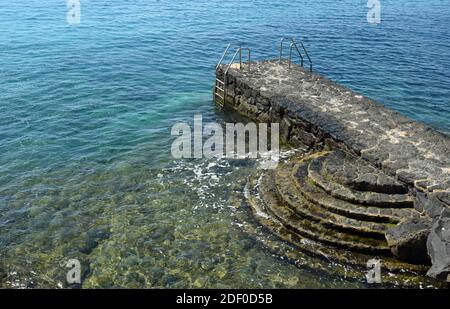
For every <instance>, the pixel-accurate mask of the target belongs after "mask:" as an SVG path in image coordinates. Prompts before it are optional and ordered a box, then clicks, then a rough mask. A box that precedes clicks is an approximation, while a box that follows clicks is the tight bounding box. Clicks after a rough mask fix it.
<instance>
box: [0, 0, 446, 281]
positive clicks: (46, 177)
mask: <svg viewBox="0 0 450 309" xmlns="http://www.w3.org/2000/svg"><path fill="white" fill-rule="evenodd" d="M366 4H367V2H366V1H354V0H344V1H328V0H324V1H290V2H279V1H272V0H268V1H262V0H251V1H246V2H242V1H236V0H230V1H216V0H209V1H195V0H191V1H185V0H179V1H168V0H160V1H156V0H113V1H106V0H95V1H94V0H81V23H80V24H78V25H70V24H68V23H67V22H66V12H67V8H66V2H65V1H56V0H30V1H14V2H6V1H2V2H1V3H0V29H2V31H1V32H0V116H1V117H0V154H1V155H0V250H1V251H0V257H1V261H0V283H1V286H4V287H5V286H29V287H58V286H64V285H65V283H64V282H65V280H64V278H65V273H66V271H67V269H66V268H65V267H64V264H65V262H66V261H67V260H68V259H71V258H78V259H79V260H80V261H81V265H82V270H83V276H82V279H83V283H82V285H83V287H349V286H355V285H357V284H354V283H348V282H345V281H343V280H341V279H339V278H325V277H322V276H321V275H318V274H315V273H312V272H309V271H306V270H301V269H298V268H296V267H295V266H293V265H291V264H289V263H287V262H286V261H284V260H282V259H280V258H279V257H277V256H275V255H273V254H272V253H270V252H269V251H268V250H266V249H265V248H264V246H262V245H261V244H259V243H257V242H255V241H254V240H253V238H252V237H250V236H249V235H248V234H246V233H245V232H244V231H243V228H242V226H245V225H246V224H252V223H251V222H250V220H251V219H250V218H249V217H248V216H247V215H246V211H245V209H241V208H240V207H239V206H238V205H239V200H240V199H242V187H243V184H244V182H245V177H246V176H247V175H248V174H249V172H250V171H251V170H252V169H253V168H254V164H255V162H248V161H226V160H220V161H217V160H216V161H214V160H174V159H173V158H172V157H171V155H170V144H171V141H172V140H173V138H172V137H171V135H170V129H171V127H172V125H174V124H175V123H176V122H179V121H192V119H193V115H194V114H202V115H203V118H204V121H205V122H207V121H216V122H220V123H222V122H225V121H227V120H229V119H234V117H236V116H235V115H233V114H230V113H229V112H223V111H221V110H219V109H217V108H215V107H214V104H213V102H212V96H211V91H212V85H213V80H214V66H215V64H216V62H217V60H218V58H219V57H220V55H221V53H222V51H223V49H224V48H225V46H226V44H228V43H229V42H235V43H242V44H243V45H245V46H248V47H250V48H252V50H253V51H254V53H253V57H254V58H256V59H258V58H275V57H277V54H278V51H277V48H278V45H277V44H278V41H279V38H280V37H281V36H283V35H292V36H295V37H297V38H298V39H302V40H304V42H305V44H306V46H307V48H308V49H309V52H310V54H311V56H312V58H313V61H314V65H315V71H317V72H319V73H321V74H324V75H326V76H327V77H329V78H331V79H333V80H336V81H338V82H341V83H343V84H345V85H347V86H349V87H351V88H352V89H354V90H356V91H358V92H360V93H362V94H364V95H367V96H369V97H372V98H374V99H376V100H378V101H380V102H382V103H384V104H385V105H387V106H388V107H390V108H392V109H395V110H398V111H399V112H401V113H403V114H405V115H407V116H409V117H411V118H413V119H416V120H419V121H422V122H425V123H427V124H429V125H430V126H432V127H434V128H435V129H438V130H441V131H443V132H450V121H449V118H450V102H449V100H450V71H449V67H450V33H449V31H448V29H449V28H450V6H449V5H448V1H445V0H430V1H412V0H397V1H391V0H389V1H388V0H382V1H381V4H382V12H381V13H382V15H381V18H382V20H381V24H379V25H373V24H369V23H368V22H367V20H366V14H367V10H368V9H367V7H366ZM261 233H262V232H261ZM268 237H269V236H268ZM358 286H359V284H358Z"/></svg>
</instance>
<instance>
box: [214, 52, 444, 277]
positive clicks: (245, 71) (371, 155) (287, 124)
mask: <svg viewBox="0 0 450 309" xmlns="http://www.w3.org/2000/svg"><path fill="white" fill-rule="evenodd" d="M224 68H225V66H224V65H222V66H219V67H218V69H217V72H216V74H217V77H218V78H220V79H223V70H224ZM225 88H226V96H225V100H224V101H225V102H224V104H225V105H226V106H228V107H231V108H232V109H234V110H236V111H238V112H240V113H242V114H244V115H246V116H248V117H250V118H251V119H254V120H256V121H260V122H269V123H274V122H276V123H279V124H280V137H281V139H282V140H283V141H285V142H287V143H289V144H290V145H292V146H294V147H296V146H302V147H305V146H306V147H307V148H308V149H309V153H308V155H306V156H302V157H297V158H291V159H290V160H289V161H288V162H286V163H285V164H282V165H281V166H280V168H279V169H278V170H276V171H271V172H266V173H264V174H263V175H258V177H260V178H258V179H257V180H255V179H250V180H249V185H250V187H251V188H250V191H251V192H250V194H253V196H258V199H252V198H250V200H251V201H250V204H251V205H253V206H252V208H253V210H254V211H255V213H258V212H259V213H261V212H265V213H266V215H267V216H266V217H265V218H264V220H263V221H264V222H265V223H266V225H267V217H269V218H271V219H270V220H269V221H271V223H270V224H269V225H271V226H272V227H273V226H275V225H276V224H279V225H280V226H282V227H283V228H284V230H285V232H284V233H283V235H278V236H280V237H281V238H284V239H285V240H288V241H290V242H291V243H293V244H294V245H297V246H298V247H299V248H300V249H303V250H308V248H307V246H305V245H303V246H302V244H301V243H302V241H301V239H308V240H311V241H313V242H316V243H317V245H318V246H321V247H322V246H325V247H326V248H327V250H328V248H330V247H331V248H333V247H335V248H337V250H342V249H344V251H351V252H356V254H368V255H376V256H384V257H385V258H386V259H387V261H388V262H387V264H388V265H389V267H390V269H391V270H392V271H395V269H396V268H399V269H400V268H401V269H410V270H411V271H412V272H420V269H422V268H426V271H425V272H427V274H428V275H429V276H431V277H434V278H438V279H443V280H444V281H445V280H446V279H447V276H448V275H449V274H450V210H449V208H450V138H449V137H448V136H446V135H444V134H441V133H439V132H437V131H435V130H433V129H432V128H430V127H428V126H426V125H424V124H421V123H418V122H416V121H413V120H411V119H409V118H407V117H405V116H402V115H400V114H398V113H397V112H395V111H392V110H390V109H388V108H386V107H384V106H383V105H381V104H379V103H377V102H375V101H373V100H371V99H369V98H366V97H364V96H362V95H360V94H358V93H355V92H353V91H352V90H350V89H348V88H346V87H343V86H341V85H339V84H337V83H335V82H332V81H330V80H328V79H327V78H325V77H323V76H320V75H319V74H315V73H310V72H309V71H307V70H305V69H303V68H301V67H299V66H296V65H292V66H291V68H289V66H288V63H287V62H284V61H282V62H279V61H278V60H276V61H275V60H274V61H260V62H253V63H251V66H250V68H249V67H247V66H246V65H245V66H243V67H242V69H240V68H239V67H238V66H235V65H233V66H232V67H231V69H230V70H229V71H228V76H227V80H226V85H225ZM252 192H253V193H252ZM279 230H280V229H278V231H279ZM286 231H287V232H286ZM273 232H274V233H275V234H277V231H276V230H273ZM278 234H279V233H278ZM288 234H291V235H288ZM295 240H297V241H295ZM304 243H305V242H303V244H304ZM324 250H325V249H324ZM346 254H347V253H342V252H341V253H339V254H337V255H336V259H337V260H339V259H341V258H342V256H345V255H346ZM327 258H329V256H327ZM357 260H358V258H355V259H345V261H347V262H349V263H353V262H355V261H357ZM362 260H364V259H362ZM362 260H361V261H362ZM396 261H398V263H399V264H396ZM355 263H357V262H355ZM396 265H397V266H396ZM398 265H400V266H398ZM405 265H406V266H405ZM430 265H431V266H430ZM421 267H422V268H421Z"/></svg>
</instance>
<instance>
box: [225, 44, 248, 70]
mask: <svg viewBox="0 0 450 309" xmlns="http://www.w3.org/2000/svg"><path fill="white" fill-rule="evenodd" d="M242 50H246V51H247V58H248V68H249V69H250V62H251V59H250V48H242V47H239V48H238V49H237V50H236V52H235V53H234V56H233V58H232V59H231V61H230V63H229V64H228V67H227V69H226V71H225V73H224V74H225V75H227V74H228V70H230V68H231V65H232V64H233V63H234V60H236V56H237V54H238V53H239V69H242Z"/></svg>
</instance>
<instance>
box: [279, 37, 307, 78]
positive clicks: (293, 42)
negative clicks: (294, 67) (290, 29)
mask: <svg viewBox="0 0 450 309" xmlns="http://www.w3.org/2000/svg"><path fill="white" fill-rule="evenodd" d="M286 40H290V41H291V45H290V46H289V68H291V63H292V50H293V49H294V47H295V50H296V51H297V54H298V55H299V56H300V61H301V67H303V62H304V58H303V55H302V53H301V52H300V50H299V49H298V46H297V43H296V42H295V39H294V38H293V37H290V38H289V37H283V38H281V41H280V62H281V61H282V57H283V42H284V41H286ZM300 44H301V47H302V49H303V51H304V52H305V55H306V57H307V58H308V61H309V71H310V72H312V71H313V63H312V61H311V58H310V57H309V54H308V51H307V50H306V48H305V45H303V42H302V41H300Z"/></svg>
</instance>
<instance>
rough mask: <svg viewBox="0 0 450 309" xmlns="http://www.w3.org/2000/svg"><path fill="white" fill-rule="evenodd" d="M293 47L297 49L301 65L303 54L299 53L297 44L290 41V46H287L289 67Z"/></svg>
mask: <svg viewBox="0 0 450 309" xmlns="http://www.w3.org/2000/svg"><path fill="white" fill-rule="evenodd" d="M293 47H295V49H296V50H297V53H298V55H299V56H300V59H301V61H302V63H301V66H302V67H303V56H302V54H301V53H300V51H299V50H298V47H297V44H295V42H292V43H291V46H290V48H289V69H290V68H291V60H292V48H293Z"/></svg>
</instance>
